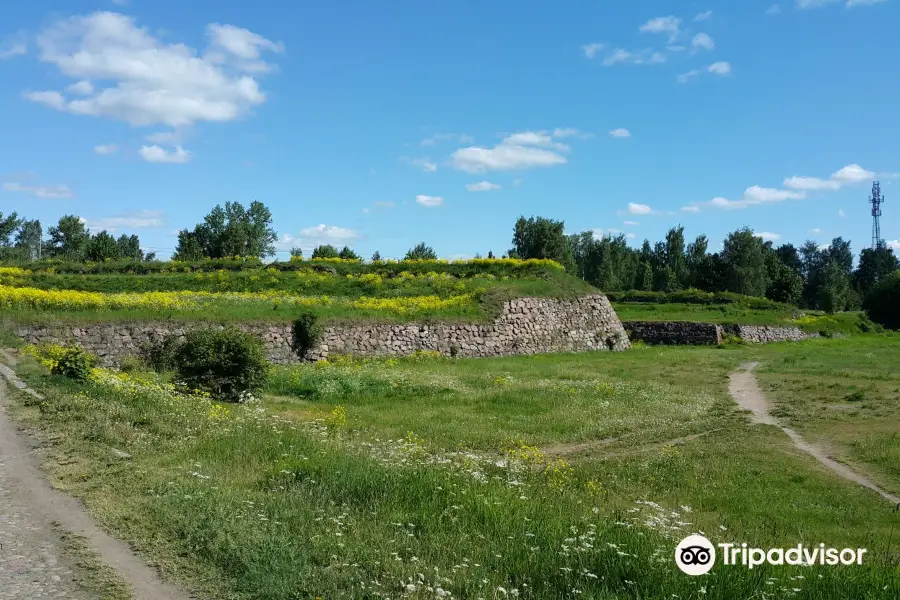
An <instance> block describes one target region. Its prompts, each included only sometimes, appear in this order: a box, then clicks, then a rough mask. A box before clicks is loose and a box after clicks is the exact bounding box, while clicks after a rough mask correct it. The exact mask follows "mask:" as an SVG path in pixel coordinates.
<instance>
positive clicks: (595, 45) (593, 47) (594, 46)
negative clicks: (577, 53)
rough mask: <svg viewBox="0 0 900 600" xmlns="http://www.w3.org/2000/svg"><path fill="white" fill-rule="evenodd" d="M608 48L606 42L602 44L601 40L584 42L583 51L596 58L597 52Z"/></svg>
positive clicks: (589, 56)
mask: <svg viewBox="0 0 900 600" xmlns="http://www.w3.org/2000/svg"><path fill="white" fill-rule="evenodd" d="M604 48H606V44H601V43H599V42H592V43H590V44H584V45H583V46H582V47H581V50H582V52H584V55H585V56H587V57H588V58H594V57H595V56H597V53H598V52H600V51H601V50H603V49H604Z"/></svg>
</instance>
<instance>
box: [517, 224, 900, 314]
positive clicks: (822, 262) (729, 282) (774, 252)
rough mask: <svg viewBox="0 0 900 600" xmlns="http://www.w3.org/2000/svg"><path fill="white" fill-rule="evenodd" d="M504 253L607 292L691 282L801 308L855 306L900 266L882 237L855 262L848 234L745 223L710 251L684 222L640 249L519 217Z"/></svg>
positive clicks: (662, 288)
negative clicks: (817, 234)
mask: <svg viewBox="0 0 900 600" xmlns="http://www.w3.org/2000/svg"><path fill="white" fill-rule="evenodd" d="M512 243H513V247H512V248H511V249H510V250H509V252H508V253H507V254H508V256H511V257H518V258H549V259H553V260H556V261H558V262H560V263H562V264H563V265H564V266H565V267H566V270H567V271H568V272H570V273H573V274H575V275H578V276H579V277H581V278H582V279H584V280H585V281H587V282H588V283H590V284H592V285H594V286H595V287H597V288H599V289H601V290H606V291H621V290H630V289H634V290H643V291H657V292H676V291H679V290H683V289H688V288H695V289H699V290H703V291H707V292H735V293H738V294H745V295H748V296H759V297H765V298H769V299H771V300H775V301H778V302H785V303H788V304H794V305H797V306H801V307H803V308H810V309H818V310H825V311H828V312H837V311H842V310H857V309H859V308H860V306H861V304H862V301H863V299H864V298H865V297H866V295H867V294H868V293H869V292H870V291H871V290H872V288H873V287H874V286H875V284H876V283H877V282H879V281H880V280H882V279H883V278H884V277H886V276H887V275H889V274H891V273H893V272H894V271H896V270H897V269H898V268H900V262H898V260H897V257H896V256H895V255H894V251H893V249H891V248H889V247H887V246H886V245H884V244H881V245H879V246H878V247H876V248H866V249H864V250H862V251H861V252H860V255H859V262H858V265H857V266H856V268H854V266H853V259H854V256H853V252H852V250H851V248H850V241H849V240H845V239H843V238H842V237H836V238H834V239H833V240H832V241H831V244H829V245H827V246H822V247H820V246H819V244H817V243H816V242H814V241H812V240H808V241H806V242H804V243H803V244H802V245H801V246H800V247H796V246H794V245H793V244H782V245H780V246H777V247H776V246H775V245H774V244H773V243H772V242H771V241H766V240H763V239H762V238H760V237H759V236H757V235H755V234H754V233H753V231H752V230H751V229H749V228H747V227H744V228H741V229H738V230H736V231H733V232H731V233H729V234H728V236H727V237H726V238H725V242H724V244H723V247H722V250H721V251H720V252H713V253H710V252H709V240H708V238H707V237H706V236H705V235H699V236H697V237H696V238H695V239H694V240H693V241H692V242H689V243H688V242H686V240H685V237H684V227H681V226H677V227H672V228H671V229H669V231H668V232H667V233H666V237H665V239H664V240H662V241H659V242H656V243H655V244H654V245H652V246H651V245H650V242H649V240H644V243H643V244H642V245H641V247H640V248H632V247H630V246H628V244H627V241H626V238H625V236H624V235H618V236H602V237H599V238H598V237H597V236H595V235H594V233H593V232H591V231H585V232H583V233H578V234H573V235H566V233H565V224H564V222H563V221H555V220H553V219H547V218H544V217H531V218H529V219H526V218H525V217H524V216H523V217H519V219H518V220H517V221H516V223H515V227H514V231H513V239H512Z"/></svg>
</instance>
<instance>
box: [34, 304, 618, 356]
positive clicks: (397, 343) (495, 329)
mask: <svg viewBox="0 0 900 600" xmlns="http://www.w3.org/2000/svg"><path fill="white" fill-rule="evenodd" d="M197 326H200V325H199V324H188V323H185V324H181V325H176V324H171V323H160V322H146V323H131V324H122V323H104V324H91V325H82V326H37V325H19V326H17V328H16V333H17V335H18V336H19V337H21V338H22V339H24V340H25V341H26V342H28V343H31V344H37V343H42V342H52V343H67V342H74V343H76V344H78V345H79V346H81V347H82V348H84V349H85V350H86V351H88V352H91V353H93V354H96V355H97V356H99V357H100V359H101V363H102V364H105V365H110V364H116V363H118V362H120V361H121V360H122V359H124V358H125V357H127V356H134V355H139V354H142V353H143V352H145V351H146V349H147V348H148V347H150V346H151V345H153V344H156V343H159V342H161V341H162V340H164V339H166V338H168V337H171V336H183V335H184V334H185V333H186V332H187V331H188V330H189V329H191V328H192V327H197ZM238 327H239V328H240V329H242V330H244V331H246V332H248V333H252V334H254V335H256V336H258V337H260V338H261V339H262V341H263V345H264V347H265V350H266V354H267V355H268V357H269V360H271V361H272V362H273V363H276V364H289V363H292V362H297V361H299V360H302V359H304V358H305V359H307V360H316V359H320V358H325V357H327V356H328V355H329V353H335V354H345V353H349V354H355V355H360V356H376V355H405V354H410V353H412V352H414V351H416V350H436V351H438V352H440V353H441V354H445V355H448V356H449V355H451V354H455V355H457V356H461V357H474V356H507V355H515V354H540V353H546V352H583V351H589V350H614V351H621V350H627V349H629V348H630V347H631V343H630V342H629V340H628V335H627V333H626V332H625V329H624V328H623V327H622V323H621V322H620V321H619V317H618V316H617V315H616V312H615V310H613V308H612V306H611V305H610V303H609V301H608V300H607V299H606V296H604V295H602V294H593V295H589V296H584V297H581V298H577V299H574V300H554V299H550V298H519V299H516V300H510V301H508V302H506V303H504V305H503V309H502V311H501V314H500V316H499V317H498V318H497V319H496V320H495V321H494V322H493V323H485V324H462V323H431V324H424V323H418V324H417V323H408V324H381V323H378V324H359V325H335V326H331V327H326V328H325V330H324V332H323V336H322V344H321V346H320V347H319V348H316V349H314V350H313V351H311V352H310V353H308V355H307V356H305V357H300V356H298V353H297V351H296V350H295V344H294V340H293V332H292V328H291V324H290V323H285V324H278V325H272V324H259V323H243V324H240V325H238Z"/></svg>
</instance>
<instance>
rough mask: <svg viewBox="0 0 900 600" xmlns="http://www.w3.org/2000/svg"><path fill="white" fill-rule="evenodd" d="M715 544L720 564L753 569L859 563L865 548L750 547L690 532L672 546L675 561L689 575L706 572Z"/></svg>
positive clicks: (821, 546)
mask: <svg viewBox="0 0 900 600" xmlns="http://www.w3.org/2000/svg"><path fill="white" fill-rule="evenodd" d="M716 547H718V548H719V549H720V550H721V555H722V564H724V565H727V566H735V565H741V566H744V567H747V568H748V569H752V568H754V567H758V566H760V565H762V564H770V565H802V566H812V565H828V566H835V565H838V564H841V565H861V564H862V560H863V555H864V554H865V553H866V552H868V550H866V549H865V548H843V549H838V548H828V547H826V546H825V544H819V545H818V546H812V547H806V546H804V545H803V544H797V545H796V546H794V547H792V548H770V549H768V550H763V549H762V548H753V547H749V546H748V545H747V544H732V543H721V544H715V545H714V544H713V543H712V542H710V541H709V540H708V539H706V538H705V537H703V536H702V535H689V536H688V537H686V538H684V539H683V540H681V542H680V543H679V544H678V546H676V547H675V564H676V565H678V568H679V569H681V570H682V571H683V572H684V573H687V574H688V575H703V574H705V573H709V571H710V569H712V568H713V565H715V563H716Z"/></svg>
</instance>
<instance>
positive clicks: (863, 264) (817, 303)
mask: <svg viewBox="0 0 900 600" xmlns="http://www.w3.org/2000/svg"><path fill="white" fill-rule="evenodd" d="M47 234H48V239H44V236H43V230H42V227H41V223H40V221H37V220H27V219H21V218H19V217H18V215H17V214H16V213H12V214H10V215H9V216H7V217H4V216H3V214H2V213H0V260H37V259H41V258H45V259H60V260H67V261H76V262H77V261H92V262H102V261H106V260H155V258H156V256H155V254H154V253H148V254H144V253H143V251H142V250H141V247H140V240H139V239H138V236H136V235H126V234H122V235H121V236H119V237H118V238H115V237H113V236H112V235H111V234H110V233H108V232H107V231H105V230H104V231H100V232H98V233H95V234H91V233H90V232H89V230H88V229H87V227H86V226H85V223H84V221H83V220H82V219H80V218H79V217H76V216H75V215H64V216H63V217H61V218H60V219H59V222H58V223H57V224H56V225H55V226H53V227H50V228H49V229H48V231H47ZM277 239H278V234H277V232H276V231H275V229H274V228H273V226H272V213H271V211H270V210H269V209H268V207H266V206H265V205H264V204H263V203H261V202H252V203H251V204H250V205H249V206H248V207H246V208H245V207H244V206H243V205H241V204H240V203H238V202H226V203H225V206H224V207H222V206H219V205H217V206H216V207H215V208H213V209H212V210H211V211H210V212H209V214H207V215H206V216H205V217H204V219H203V221H202V222H201V223H198V224H197V225H195V226H194V228H193V229H182V230H181V231H179V232H178V243H177V246H176V248H175V253H174V255H173V256H172V258H173V259H174V260H179V261H199V260H204V259H208V258H209V259H219V258H228V257H233V256H239V257H256V258H265V257H268V256H272V255H274V254H275V242H276V241H277ZM290 254H291V257H292V258H293V259H302V258H303V251H302V250H301V249H300V248H292V249H291V251H290ZM503 256H504V257H510V258H523V259H528V258H540V259H552V260H555V261H557V262H559V263H561V264H562V265H563V266H565V267H566V270H567V271H568V272H569V273H571V274H573V275H576V276H578V277H580V278H582V279H583V280H585V281H587V282H588V283H590V284H592V285H594V286H595V287H597V288H599V289H601V290H606V291H623V290H632V289H633V290H643V291H657V292H675V291H679V290H682V289H688V288H695V289H699V290H703V291H708V292H719V291H728V292H736V293H739V294H745V295H748V296H759V297H765V298H769V299H771V300H776V301H778V302H784V303H787V304H794V305H798V306H801V307H804V308H810V309H820V310H825V311H829V312H837V311H841V310H855V309H858V308H859V307H860V305H861V303H862V300H863V299H864V298H865V297H866V295H867V294H868V293H869V291H870V290H871V289H872V288H873V286H874V285H875V284H876V283H877V282H878V281H880V280H882V279H883V278H884V277H886V276H887V275H888V274H890V273H892V272H894V271H896V270H897V269H898V267H900V263H898V260H897V257H896V256H895V255H894V252H893V250H892V249H891V248H889V247H887V246H885V245H880V246H878V247H876V248H866V249H864V250H862V251H861V252H860V255H859V261H858V264H857V266H856V267H855V268H854V255H853V252H852V250H851V247H850V241H849V240H844V239H843V238H842V237H836V238H834V239H833V240H832V241H831V243H830V244H829V245H827V246H821V247H820V246H819V245H818V244H817V243H816V242H814V241H812V240H808V241H806V242H805V243H803V244H802V245H801V246H799V247H795V246H794V245H793V244H782V245H780V246H775V245H774V244H773V243H772V242H771V241H765V240H763V239H762V238H760V237H758V236H757V235H755V234H754V233H753V231H752V230H750V229H749V228H746V227H744V228H741V229H738V230H736V231H733V232H731V233H729V234H728V236H727V237H726V238H725V242H724V244H723V247H722V250H721V251H720V252H712V253H711V252H709V240H708V238H707V237H706V236H705V235H699V236H697V237H696V238H695V239H694V240H693V241H691V242H687V240H685V237H684V227H681V226H680V225H679V226H676V227H672V228H671V229H669V231H668V232H667V233H666V236H665V239H664V240H661V241H658V242H656V243H655V244H653V245H651V244H650V241H649V240H644V243H643V244H642V245H641V247H640V248H632V247H630V246H629V245H628V243H627V240H626V238H625V236H624V235H622V234H620V235H617V236H600V237H598V236H596V235H594V233H593V232H591V231H585V232H582V233H577V234H568V235H567V234H566V233H565V223H564V222H563V221H556V220H553V219H548V218H545V217H531V218H527V219H526V218H525V217H524V216H521V217H519V219H518V220H517V221H516V222H515V225H514V227H513V237H512V248H510V249H509V251H507V252H506V253H505V254H504V255H503ZM476 257H480V255H476ZM487 257H488V258H493V257H494V254H493V252H488V254H487ZM311 258H313V259H327V258H342V259H349V260H360V256H359V255H358V254H357V253H356V251H355V250H353V249H352V248H350V247H349V246H344V247H343V248H341V249H338V248H337V247H335V246H333V245H330V244H325V245H320V246H317V247H316V248H314V249H313V251H312V256H311ZM404 258H405V259H406V260H415V259H419V260H434V259H436V258H437V254H436V253H435V251H434V248H432V247H431V246H428V245H427V244H425V243H424V242H422V243H419V244H417V245H416V246H414V247H413V248H410V249H409V251H408V252H407V253H406V255H405V257H404ZM371 260H373V261H378V260H381V255H380V253H379V252H377V251H376V252H375V253H374V254H373V255H372V257H371Z"/></svg>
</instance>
